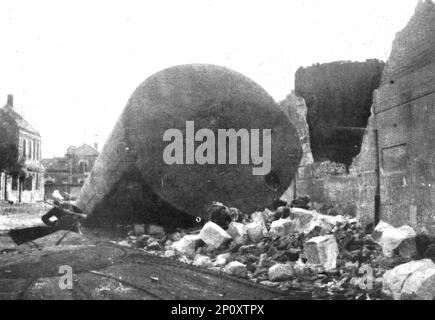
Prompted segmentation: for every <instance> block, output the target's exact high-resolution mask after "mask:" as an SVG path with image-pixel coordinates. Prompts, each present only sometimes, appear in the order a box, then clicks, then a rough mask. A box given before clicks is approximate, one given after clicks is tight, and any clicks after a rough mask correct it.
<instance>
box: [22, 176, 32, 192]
mask: <svg viewBox="0 0 435 320" xmlns="http://www.w3.org/2000/svg"><path fill="white" fill-rule="evenodd" d="M32 187H33V175H29V176H28V177H27V178H26V179H25V180H24V190H27V191H31V190H32Z"/></svg>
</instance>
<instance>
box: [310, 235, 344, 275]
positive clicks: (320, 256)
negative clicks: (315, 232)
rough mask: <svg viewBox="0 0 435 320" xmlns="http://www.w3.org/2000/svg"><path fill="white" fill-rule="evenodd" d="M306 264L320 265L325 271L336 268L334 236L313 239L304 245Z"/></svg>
mask: <svg viewBox="0 0 435 320" xmlns="http://www.w3.org/2000/svg"><path fill="white" fill-rule="evenodd" d="M304 253H305V256H306V258H307V263H308V264H312V265H321V266H322V267H324V268H325V270H326V271H329V270H332V269H335V267H336V266H337V256H338V245H337V241H336V240H335V236H334V235H327V236H321V237H314V238H311V239H310V240H308V241H307V242H306V243H305V248H304Z"/></svg>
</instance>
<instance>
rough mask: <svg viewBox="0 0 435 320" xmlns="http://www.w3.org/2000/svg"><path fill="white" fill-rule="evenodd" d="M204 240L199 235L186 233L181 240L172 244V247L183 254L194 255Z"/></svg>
mask: <svg viewBox="0 0 435 320" xmlns="http://www.w3.org/2000/svg"><path fill="white" fill-rule="evenodd" d="M201 242H202V240H201V237H200V236H199V235H185V236H184V237H183V238H181V239H180V240H179V241H176V242H174V243H173V244H172V248H173V249H174V250H175V251H176V252H179V253H181V254H183V255H186V256H189V257H194V256H195V252H196V249H197V248H198V247H199V246H200V244H201Z"/></svg>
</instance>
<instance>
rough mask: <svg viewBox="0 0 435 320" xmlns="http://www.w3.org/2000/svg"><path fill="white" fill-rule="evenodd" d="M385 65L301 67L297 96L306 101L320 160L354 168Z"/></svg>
mask: <svg viewBox="0 0 435 320" xmlns="http://www.w3.org/2000/svg"><path fill="white" fill-rule="evenodd" d="M383 68H384V63H383V62H382V61H379V60H376V59H371V60H367V61H365V62H348V61H339V62H332V63H325V64H316V65H313V66H311V67H307V68H299V69H298V70H297V71H296V75H295V93H296V95H298V96H300V97H302V98H304V99H305V101H306V104H307V107H308V113H307V122H308V125H309V130H310V136H311V148H312V151H313V156H314V159H315V160H316V161H327V160H329V161H332V162H338V163H342V164H344V165H346V166H347V167H349V166H350V164H351V163H352V159H353V158H354V157H355V156H356V155H358V153H359V152H360V147H361V141H362V136H363V132H364V129H365V128H366V126H367V120H368V117H369V116H370V107H371V105H372V94H373V90H375V89H376V88H377V87H378V86H379V83H380V79H381V74H382V70H383Z"/></svg>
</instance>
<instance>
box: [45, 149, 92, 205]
mask: <svg viewBox="0 0 435 320" xmlns="http://www.w3.org/2000/svg"><path fill="white" fill-rule="evenodd" d="M98 154H99V152H98V150H97V145H96V144H94V147H91V146H90V145H88V144H86V143H85V144H83V145H81V146H79V147H75V146H70V147H68V149H67V150H66V153H65V156H64V157H54V158H50V159H42V164H43V165H44V167H45V191H46V198H49V197H50V196H51V193H52V192H53V191H54V190H60V191H63V192H67V193H71V194H72V195H73V196H77V195H78V192H79V191H80V189H81V186H82V185H83V183H84V182H85V180H86V178H87V177H88V176H89V173H90V172H91V170H92V167H93V166H94V163H95V160H96V159H97V157H98Z"/></svg>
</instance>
